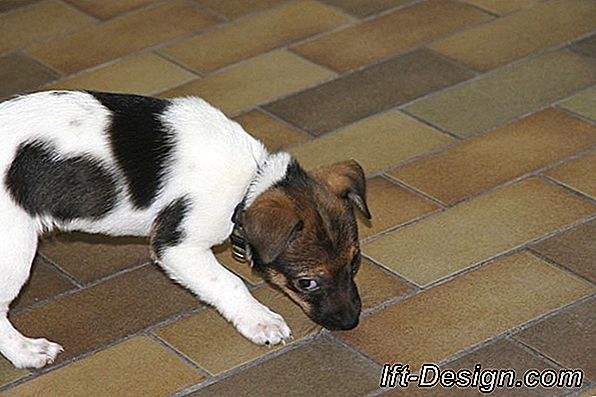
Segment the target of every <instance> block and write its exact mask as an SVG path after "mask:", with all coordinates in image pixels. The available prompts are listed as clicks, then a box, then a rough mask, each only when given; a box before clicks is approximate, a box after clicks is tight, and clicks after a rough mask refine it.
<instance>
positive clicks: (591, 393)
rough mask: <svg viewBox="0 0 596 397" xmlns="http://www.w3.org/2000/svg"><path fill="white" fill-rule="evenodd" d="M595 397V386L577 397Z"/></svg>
mask: <svg viewBox="0 0 596 397" xmlns="http://www.w3.org/2000/svg"><path fill="white" fill-rule="evenodd" d="M594 396H596V386H595V387H591V388H588V390H586V391H584V392H583V393H581V394H580V395H579V396H577V397H594Z"/></svg>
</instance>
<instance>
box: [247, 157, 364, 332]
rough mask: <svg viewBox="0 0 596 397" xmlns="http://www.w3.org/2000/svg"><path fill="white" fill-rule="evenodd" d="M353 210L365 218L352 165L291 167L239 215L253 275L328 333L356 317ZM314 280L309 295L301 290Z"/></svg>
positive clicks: (358, 175)
mask: <svg viewBox="0 0 596 397" xmlns="http://www.w3.org/2000/svg"><path fill="white" fill-rule="evenodd" d="M353 205H355V206H356V207H357V208H358V209H360V210H361V211H362V212H363V214H364V215H365V216H367V217H370V213H369V211H368V207H367V206H366V182H365V179H364V173H363V171H362V168H361V167H360V166H359V165H358V164H357V163H356V162H354V161H351V162H344V163H338V164H334V165H332V166H329V167H323V168H319V169H316V170H314V171H313V172H312V173H311V174H307V173H306V172H304V171H303V170H302V169H301V168H300V167H299V166H298V164H297V163H292V164H291V165H290V167H289V168H288V173H287V175H286V178H285V179H284V180H282V181H281V182H279V183H277V184H276V185H275V186H273V187H272V188H270V189H269V190H268V191H266V192H264V193H262V194H261V195H260V196H259V197H258V198H257V199H256V201H255V202H254V203H253V204H252V205H251V206H250V207H249V208H248V209H247V210H246V211H245V213H244V216H243V224H244V229H245V233H246V237H247V240H248V241H249V243H250V244H251V246H252V248H253V257H254V258H253V259H254V267H255V270H257V272H259V273H260V274H261V275H262V276H263V277H264V278H265V279H266V280H267V281H268V282H269V283H271V284H274V285H275V286H277V287H278V288H280V289H281V290H282V291H284V292H285V293H286V294H287V295H288V296H289V297H290V298H291V299H292V300H294V301H295V302H296V303H297V304H298V305H300V306H301V307H302V309H303V310H304V311H305V313H306V314H307V315H308V316H309V317H310V318H311V319H313V320H314V321H315V322H317V323H319V324H321V325H323V326H324V327H326V328H329V329H350V328H353V327H355V326H356V324H357V323H358V315H359V313H360V306H361V304H360V297H359V295H358V291H357V288H356V285H355V284H354V280H353V277H354V274H355V270H357V268H358V265H359V261H360V255H359V245H358V227H357V224H356V220H355V217H354V213H353V210H352V207H353ZM313 281H314V282H315V283H316V286H317V288H316V289H315V290H308V289H307V288H305V284H308V285H309V286H310V285H312V282H313Z"/></svg>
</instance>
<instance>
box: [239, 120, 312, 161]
mask: <svg viewBox="0 0 596 397" xmlns="http://www.w3.org/2000/svg"><path fill="white" fill-rule="evenodd" d="M234 120H236V121H237V122H238V123H240V125H241V126H242V127H244V129H245V130H246V131H247V132H248V133H249V134H251V135H252V136H254V137H255V138H257V139H259V140H260V141H262V142H263V143H264V144H265V146H267V149H269V151H271V152H275V151H278V150H282V149H286V148H287V147H288V146H292V145H296V144H298V143H303V142H306V141H308V140H309V137H308V136H307V135H306V134H305V133H302V132H300V131H298V130H295V129H293V128H291V127H290V126H288V125H287V124H285V123H282V122H281V121H278V120H276V119H274V118H273V117H271V116H269V115H267V114H265V113H263V112H261V111H260V110H252V111H250V112H248V113H245V114H243V115H241V116H238V117H236V118H235V119H234Z"/></svg>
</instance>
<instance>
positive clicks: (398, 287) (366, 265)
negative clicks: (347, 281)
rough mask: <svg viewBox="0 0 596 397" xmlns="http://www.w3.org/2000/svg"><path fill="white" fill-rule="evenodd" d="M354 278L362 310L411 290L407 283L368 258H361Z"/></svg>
mask: <svg viewBox="0 0 596 397" xmlns="http://www.w3.org/2000/svg"><path fill="white" fill-rule="evenodd" d="M354 280H355V281H356V285H357V286H358V293H359V294H360V300H361V301H362V311H367V310H369V309H372V308H373V307H375V306H378V305H380V304H381V303H384V302H386V301H388V300H389V299H392V298H396V297H398V296H401V295H404V294H406V293H409V292H411V291H412V288H411V287H410V286H409V285H408V284H406V283H404V282H403V281H400V280H398V279H397V278H396V277H394V276H393V275H390V274H388V272H386V271H384V270H382V269H381V268H379V267H378V266H377V265H375V264H374V263H372V262H371V261H369V260H368V259H363V260H362V265H361V266H360V270H358V273H357V274H356V277H355V278H354Z"/></svg>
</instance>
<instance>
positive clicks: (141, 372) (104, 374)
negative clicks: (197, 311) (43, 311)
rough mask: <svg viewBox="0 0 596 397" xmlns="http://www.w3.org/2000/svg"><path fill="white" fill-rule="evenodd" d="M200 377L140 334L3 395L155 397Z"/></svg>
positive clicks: (16, 396) (169, 392) (176, 389)
mask: <svg viewBox="0 0 596 397" xmlns="http://www.w3.org/2000/svg"><path fill="white" fill-rule="evenodd" d="M203 380H204V376H202V375H201V374H200V373H199V372H197V371H196V370H195V369H193V368H192V367H190V366H189V365H188V364H186V363H184V362H183V361H182V360H180V359H179V358H178V357H176V356H175V355H173V354H172V353H170V352H168V351H167V350H166V349H165V348H164V347H162V346H160V345H159V344H158V343H157V342H154V341H152V340H151V339H149V338H147V337H144V336H141V337H137V338H134V339H130V340H128V341H126V342H123V343H120V344H118V345H116V346H114V347H111V348H109V349H107V350H104V351H101V352H99V353H97V354H95V355H93V356H90V357H87V358H85V359H83V360H81V361H78V362H75V363H73V364H71V365H69V366H66V367H64V368H60V369H58V370H56V371H54V372H51V373H49V374H46V375H44V376H42V377H39V378H37V379H34V380H32V381H31V382H27V383H25V384H23V385H21V386H18V387H15V388H14V389H10V390H8V391H6V392H4V394H3V396H6V397H25V396H30V397H33V396H36V397H38V396H47V397H50V396H56V397H57V396H61V397H74V396H86V397H99V396H102V397H104V396H143V397H151V396H155V397H157V396H168V395H171V394H173V393H175V392H177V391H178V390H181V389H184V388H186V387H189V386H192V385H193V384H196V383H199V382H201V381H203Z"/></svg>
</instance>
